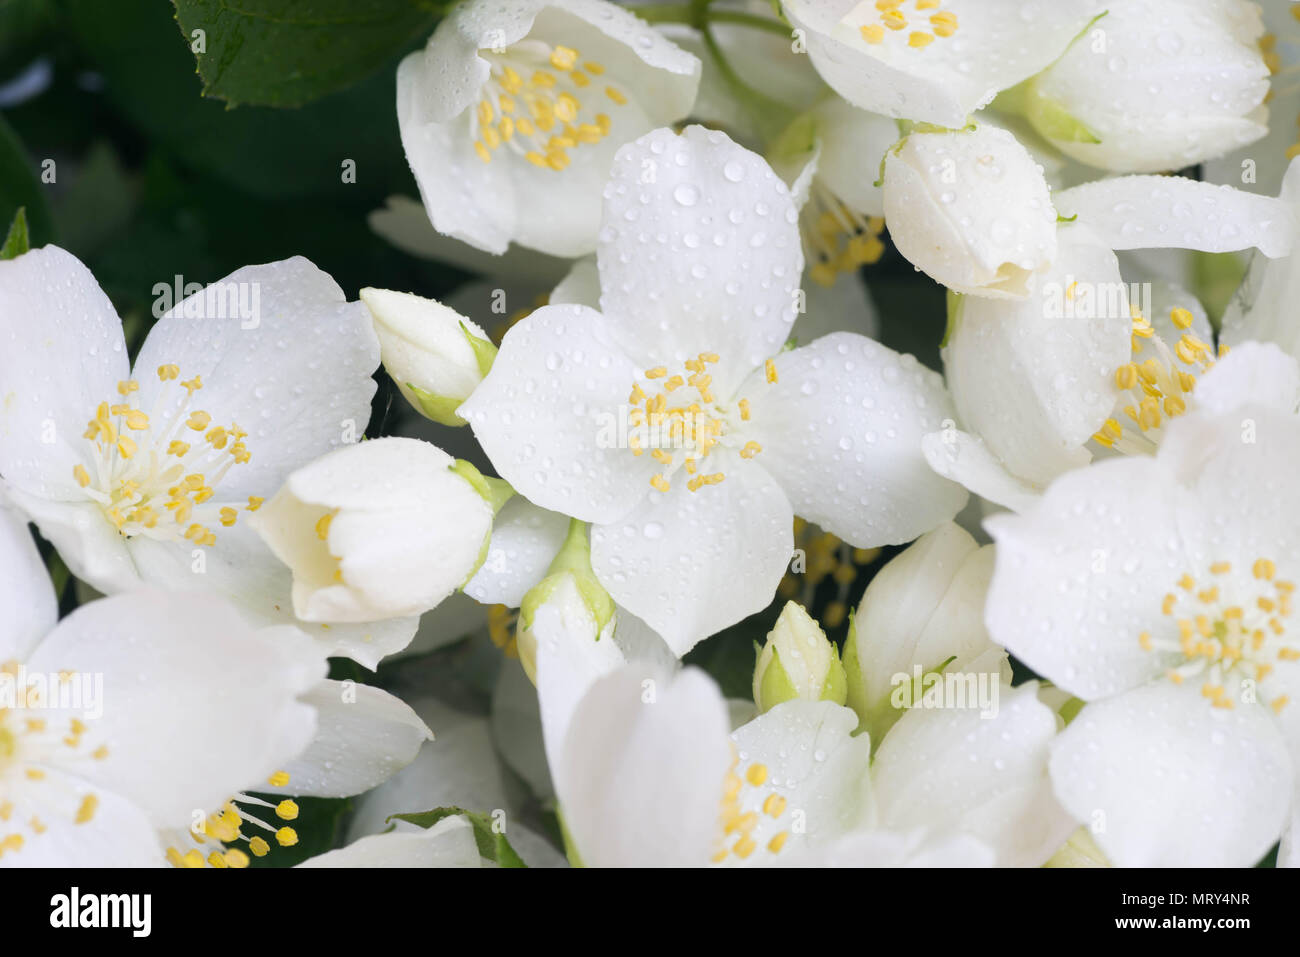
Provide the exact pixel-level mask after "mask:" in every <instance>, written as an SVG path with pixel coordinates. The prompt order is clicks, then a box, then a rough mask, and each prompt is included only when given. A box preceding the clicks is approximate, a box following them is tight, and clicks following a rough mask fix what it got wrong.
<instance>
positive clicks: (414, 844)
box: [298, 815, 481, 867]
mask: <svg viewBox="0 0 1300 957" xmlns="http://www.w3.org/2000/svg"><path fill="white" fill-rule="evenodd" d="M480 863H481V858H480V857H479V854H478V844H476V843H475V841H474V828H473V827H472V826H471V824H470V823H469V821H468V820H467V819H466V818H464V817H461V816H459V815H458V816H456V817H448V818H443V819H442V820H441V821H439V822H438V823H437V824H435V825H434V826H433V827H430V828H426V829H423V830H420V831H418V832H415V831H412V832H406V831H394V832H393V833H391V834H372V835H370V836H369V837H363V838H361V839H360V840H356V841H353V842H352V843H351V844H349V845H348V846H347V847H341V848H339V849H338V850H335V851H326V852H325V853H324V854H317V855H316V856H315V857H310V858H308V859H307V860H305V861H303V862H302V863H301V864H299V865H298V866H299V867H479V866H480Z"/></svg>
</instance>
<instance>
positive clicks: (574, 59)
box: [397, 0, 700, 256]
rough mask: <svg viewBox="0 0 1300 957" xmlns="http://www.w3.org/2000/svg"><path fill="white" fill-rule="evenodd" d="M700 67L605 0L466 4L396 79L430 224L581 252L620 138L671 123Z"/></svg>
mask: <svg viewBox="0 0 1300 957" xmlns="http://www.w3.org/2000/svg"><path fill="white" fill-rule="evenodd" d="M699 75H700V64H699V61H698V60H697V59H696V58H695V57H694V56H692V55H691V54H689V53H686V52H685V51H683V50H679V49H678V48H677V47H675V46H674V45H673V44H672V43H671V42H670V41H669V40H668V39H666V38H665V37H664V36H663V35H661V34H660V33H658V32H657V31H656V30H654V29H653V28H652V27H650V26H649V25H648V24H646V23H644V22H642V21H641V20H639V19H637V18H636V17H635V16H633V15H632V14H631V13H629V12H628V11H627V10H624V9H623V8H621V7H619V6H617V5H616V4H613V3H607V2H605V0H511V2H509V3H507V4H504V5H503V4H501V3H498V2H496V0H470V2H468V3H464V4H461V5H459V6H457V7H456V8H455V9H454V10H452V12H451V13H450V14H448V15H447V17H446V18H445V19H444V20H443V21H442V23H440V24H439V25H438V29H437V30H436V31H435V32H434V34H433V36H432V37H431V38H430V39H429V43H428V46H426V47H425V49H424V50H422V51H419V52H416V53H412V54H410V55H409V56H407V58H406V59H405V60H403V61H402V64H401V66H400V67H399V68H398V71H397V116H398V121H399V123H400V125H401V131H402V145H403V147H404V148H405V150H406V157H407V160H408V161H409V162H410V164H411V170H412V172H413V173H414V174H415V179H416V182H417V183H418V184H419V186H420V193H421V196H422V197H423V199H424V205H425V209H426V210H427V211H428V214H429V218H430V219H431V220H432V221H433V225H434V228H435V229H437V230H438V231H439V232H441V233H446V234H448V235H451V236H454V237H456V238H457V239H462V240H464V241H465V242H467V243H470V244H471V245H474V246H477V247H479V248H481V249H484V250H487V251H488V252H493V253H502V252H505V250H506V247H507V245H508V244H509V243H511V242H516V243H519V244H520V245H523V246H528V247H532V248H535V249H539V250H541V251H543V252H547V253H552V254H554V255H557V256H577V255H582V254H584V253H587V252H590V251H591V250H592V249H593V248H594V247H595V243H596V232H597V230H598V229H599V226H600V200H599V187H600V185H601V184H603V183H604V182H605V179H606V178H607V177H608V175H609V169H610V164H611V163H612V161H613V157H614V153H615V151H616V150H617V149H618V148H619V147H620V146H621V145H623V144H624V143H627V142H630V141H632V140H634V139H636V138H637V137H638V136H641V135H642V134H644V133H646V132H648V131H649V130H651V129H654V128H655V127H657V126H662V125H664V124H667V123H673V122H675V121H677V120H680V119H682V118H683V117H684V116H686V114H687V113H688V112H689V110H690V107H691V103H692V101H693V100H694V98H695V91H696V88H697V86H698V84H699Z"/></svg>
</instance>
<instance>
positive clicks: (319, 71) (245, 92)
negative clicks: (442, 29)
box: [173, 0, 443, 106]
mask: <svg viewBox="0 0 1300 957" xmlns="http://www.w3.org/2000/svg"><path fill="white" fill-rule="evenodd" d="M173 3H174V5H175V7H176V21H177V23H179V24H180V28H181V33H182V34H183V35H184V38H185V42H186V43H187V44H189V46H190V49H191V50H192V51H193V52H194V55H195V57H196V58H197V60H198V67H199V76H200V77H202V79H203V95H204V96H210V97H215V98H217V99H221V100H225V101H226V102H227V103H229V104H230V105H231V106H236V105H238V104H241V103H249V104H254V105H259V106H301V105H302V104H304V103H309V102H311V101H312V100H315V99H317V98H318V97H321V96H324V95H325V94H326V93H333V92H335V91H337V90H342V89H344V88H346V87H349V86H351V85H352V84H353V83H355V82H357V81H358V80H360V79H363V78H364V77H366V76H369V75H370V74H371V73H373V72H374V71H375V70H377V69H379V67H380V66H382V65H383V64H384V63H385V62H386V61H387V60H388V59H389V57H391V56H392V55H393V54H394V53H395V52H397V51H398V50H399V49H401V48H402V47H404V46H405V45H406V44H407V43H409V42H410V41H411V40H413V39H415V38H417V37H420V36H423V35H427V34H428V33H430V32H431V31H432V29H433V25H434V23H435V22H436V20H437V17H438V15H439V13H440V12H441V9H442V7H443V4H442V3H439V2H417V0H241V2H240V3H239V4H233V3H231V2H229V0H173ZM196 31H203V32H202V33H201V34H199V33H196Z"/></svg>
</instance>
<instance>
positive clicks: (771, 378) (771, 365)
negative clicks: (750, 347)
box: [763, 359, 777, 382]
mask: <svg viewBox="0 0 1300 957" xmlns="http://www.w3.org/2000/svg"><path fill="white" fill-rule="evenodd" d="M763 369H764V371H765V372H766V373H767V381H768V382H776V380H777V375H776V363H775V362H773V361H772V360H771V359H768V360H767V362H765V363H764V364H763Z"/></svg>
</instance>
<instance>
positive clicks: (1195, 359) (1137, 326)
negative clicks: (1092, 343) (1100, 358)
mask: <svg viewBox="0 0 1300 957" xmlns="http://www.w3.org/2000/svg"><path fill="white" fill-rule="evenodd" d="M1169 317H1170V320H1171V321H1172V322H1173V324H1174V328H1175V329H1177V330H1179V331H1180V332H1181V333H1182V335H1181V337H1180V338H1179V340H1178V342H1177V343H1176V344H1175V345H1174V348H1173V349H1172V350H1171V349H1170V348H1169V347H1168V346H1167V345H1166V344H1165V343H1164V341H1163V340H1162V339H1161V338H1160V337H1159V336H1158V335H1156V332H1155V329H1154V328H1153V327H1152V325H1151V323H1149V322H1148V321H1147V320H1146V319H1144V318H1143V317H1142V315H1141V314H1140V313H1139V312H1137V310H1136V309H1135V310H1134V312H1133V327H1132V333H1131V343H1130V345H1131V348H1132V351H1133V358H1132V360H1131V361H1130V362H1127V363H1125V364H1124V365H1122V366H1120V367H1119V368H1118V369H1116V370H1115V385H1116V387H1117V388H1118V389H1119V390H1120V392H1121V393H1127V396H1126V398H1128V399H1130V400H1131V401H1130V402H1128V403H1127V404H1125V405H1124V407H1123V412H1124V416H1125V417H1126V418H1127V419H1128V420H1129V421H1130V422H1131V423H1132V425H1131V426H1130V429H1132V427H1133V426H1136V428H1137V432H1136V433H1133V432H1132V431H1130V432H1128V433H1126V432H1125V429H1124V426H1123V425H1122V424H1121V423H1120V420H1118V419H1116V418H1113V417H1112V418H1109V419H1107V420H1106V422H1105V423H1104V424H1103V425H1102V427H1101V429H1100V430H1099V431H1098V432H1097V433H1096V434H1095V435H1094V436H1093V437H1092V438H1093V441H1094V442H1097V443H1098V444H1099V445H1104V446H1106V447H1107V448H1114V449H1118V450H1120V451H1123V452H1130V453H1133V452H1150V451H1152V450H1153V449H1154V448H1155V441H1156V439H1157V438H1158V435H1159V430H1160V428H1161V427H1162V425H1163V424H1164V420H1165V419H1166V418H1170V419H1173V418H1176V417H1178V416H1180V415H1182V414H1183V413H1185V412H1186V411H1187V399H1188V397H1189V396H1190V395H1191V392H1192V390H1193V389H1195V388H1196V380H1197V377H1198V375H1200V374H1203V373H1204V372H1206V371H1207V370H1208V369H1209V368H1210V367H1211V366H1213V365H1214V351H1213V348H1212V347H1211V346H1210V345H1209V344H1208V343H1206V342H1204V341H1203V340H1201V339H1200V338H1199V337H1198V336H1197V335H1196V334H1195V333H1193V332H1191V331H1190V329H1191V326H1192V321H1193V317H1192V314H1191V313H1190V312H1188V311H1187V310H1186V309H1174V310H1172V311H1171V312H1170V314H1169ZM1147 352H1151V353H1153V354H1152V355H1151V356H1150V357H1149V358H1145V359H1143V358H1142V356H1143V355H1144V354H1145V353H1147ZM1121 401H1123V399H1121Z"/></svg>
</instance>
